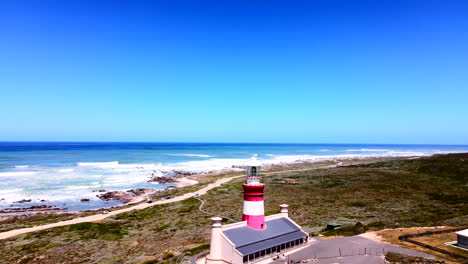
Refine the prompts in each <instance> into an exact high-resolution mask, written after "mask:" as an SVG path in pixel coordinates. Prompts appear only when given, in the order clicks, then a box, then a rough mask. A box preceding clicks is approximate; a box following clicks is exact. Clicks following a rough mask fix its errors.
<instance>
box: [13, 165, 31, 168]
mask: <svg viewBox="0 0 468 264" xmlns="http://www.w3.org/2000/svg"><path fill="white" fill-rule="evenodd" d="M27 167H29V165H16V166H15V168H18V169H22V168H27Z"/></svg>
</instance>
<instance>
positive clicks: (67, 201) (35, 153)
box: [0, 142, 468, 211]
mask: <svg viewBox="0 0 468 264" xmlns="http://www.w3.org/2000/svg"><path fill="white" fill-rule="evenodd" d="M456 152H468V146H453V145H366V144H250V143H249V144H247V143H245V144H241V143H94V142H0V210H1V209H4V208H7V207H12V206H13V207H22V206H31V205H40V204H44V202H41V200H45V201H47V202H45V203H46V204H48V205H53V206H58V207H62V208H67V209H66V210H68V211H77V210H87V209H97V208H104V207H110V206H114V205H117V204H119V202H118V201H102V200H100V199H98V198H97V197H96V192H95V191H96V190H101V189H104V190H106V191H117V190H121V191H126V190H129V189H133V188H154V189H164V188H166V187H167V186H170V185H174V184H158V183H150V182H148V180H149V179H150V178H151V175H152V174H154V175H158V176H165V175H170V174H171V172H172V171H174V170H184V171H191V172H197V173H198V172H208V171H215V170H221V169H232V168H233V166H239V165H245V164H248V162H249V160H250V159H251V158H252V157H253V156H255V157H257V159H258V161H259V162H261V163H262V164H278V163H289V162H297V161H321V160H331V159H336V158H359V157H405V156H428V155H433V154H444V153H456ZM93 191H94V192H93ZM22 199H31V200H32V201H31V202H30V203H23V204H21V203H15V202H16V201H19V200H22ZM81 199H90V202H87V203H83V202H80V200H81Z"/></svg>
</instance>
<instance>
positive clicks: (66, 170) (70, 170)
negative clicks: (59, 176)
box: [55, 169, 73, 172]
mask: <svg viewBox="0 0 468 264" xmlns="http://www.w3.org/2000/svg"><path fill="white" fill-rule="evenodd" d="M55 171H56V172H72V171H73V169H57V170H55Z"/></svg>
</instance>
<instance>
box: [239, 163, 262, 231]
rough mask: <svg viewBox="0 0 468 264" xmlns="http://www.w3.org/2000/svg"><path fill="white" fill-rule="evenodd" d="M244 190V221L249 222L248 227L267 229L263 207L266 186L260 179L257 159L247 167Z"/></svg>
mask: <svg viewBox="0 0 468 264" xmlns="http://www.w3.org/2000/svg"><path fill="white" fill-rule="evenodd" d="M242 188H243V189H244V210H243V212H242V221H247V226H249V227H251V228H253V229H257V230H261V229H265V210H264V206H263V189H264V188H265V184H263V182H262V177H260V166H259V162H258V161H257V159H256V157H253V158H252V163H251V164H250V166H248V167H247V178H246V179H245V183H244V184H243V185H242Z"/></svg>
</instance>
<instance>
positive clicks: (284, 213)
mask: <svg viewBox="0 0 468 264" xmlns="http://www.w3.org/2000/svg"><path fill="white" fill-rule="evenodd" d="M288 207H289V205H287V204H282V205H280V213H281V215H282V216H284V217H288Z"/></svg>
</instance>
